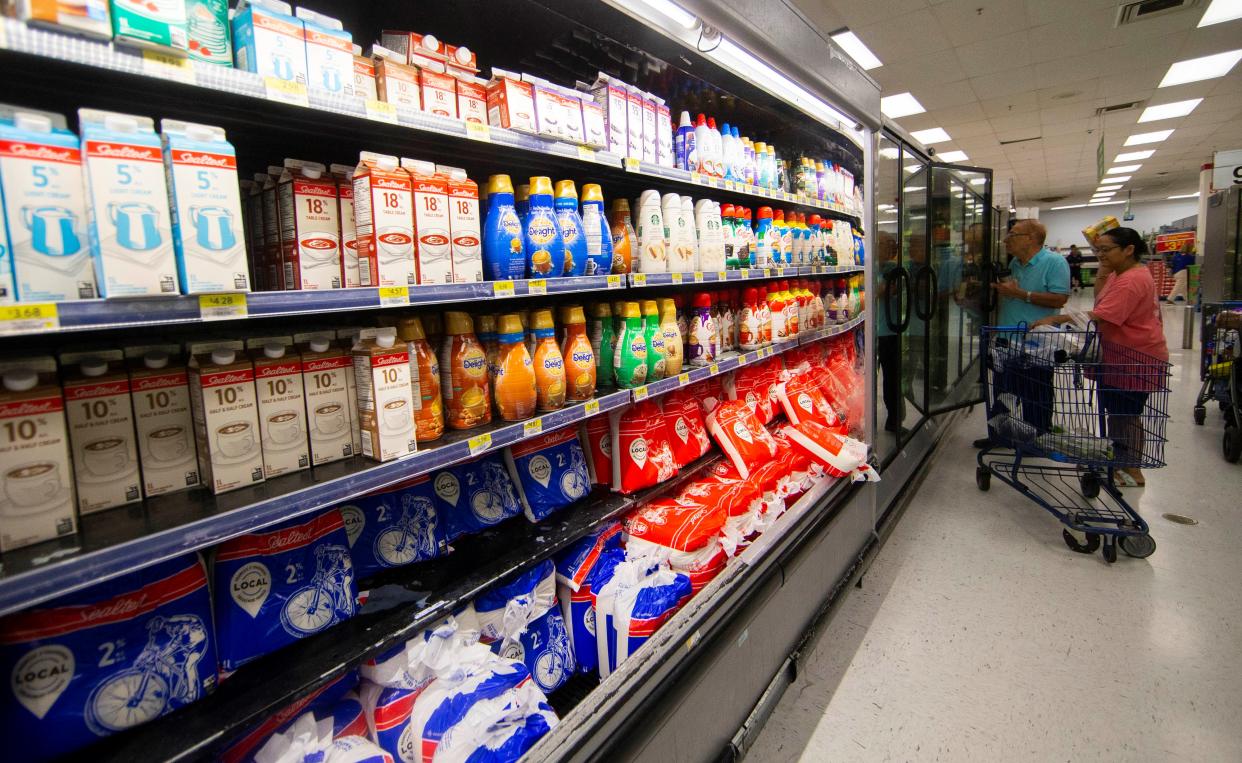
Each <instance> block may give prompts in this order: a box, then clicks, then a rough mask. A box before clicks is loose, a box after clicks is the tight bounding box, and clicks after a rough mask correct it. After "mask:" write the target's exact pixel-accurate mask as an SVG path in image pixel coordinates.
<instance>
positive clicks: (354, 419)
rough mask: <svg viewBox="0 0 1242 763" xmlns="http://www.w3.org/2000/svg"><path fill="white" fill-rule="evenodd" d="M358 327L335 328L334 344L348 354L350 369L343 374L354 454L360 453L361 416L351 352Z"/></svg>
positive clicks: (355, 340) (356, 337)
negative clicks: (347, 397) (347, 396)
mask: <svg viewBox="0 0 1242 763" xmlns="http://www.w3.org/2000/svg"><path fill="white" fill-rule="evenodd" d="M358 333H359V332H358V329H337V332H336V346H338V347H340V348H341V349H342V350H343V351H344V352H345V354H346V355H349V362H350V369H349V373H347V374H346V375H345V388H346V389H347V390H349V429H350V435H351V438H350V444H351V445H352V446H353V451H354V455H355V456H356V455H358V454H360V453H362V417H361V416H360V415H359V414H358V387H357V383H356V382H357V379H356V378H355V377H354V370H353V362H354V361H353V355H352V354H351V353H352V352H353V348H354V343H355V342H357V341H358Z"/></svg>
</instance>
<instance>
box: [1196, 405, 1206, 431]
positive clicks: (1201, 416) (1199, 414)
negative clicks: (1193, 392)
mask: <svg viewBox="0 0 1242 763" xmlns="http://www.w3.org/2000/svg"><path fill="white" fill-rule="evenodd" d="M1205 421H1207V408H1204V407H1203V406H1201V405H1196V406H1195V423H1196V424H1198V425H1199V426H1203V422H1205Z"/></svg>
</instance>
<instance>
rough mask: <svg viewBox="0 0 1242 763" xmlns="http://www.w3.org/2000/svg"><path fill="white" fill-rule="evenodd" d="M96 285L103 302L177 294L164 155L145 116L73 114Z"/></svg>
mask: <svg viewBox="0 0 1242 763" xmlns="http://www.w3.org/2000/svg"><path fill="white" fill-rule="evenodd" d="M78 121H79V123H80V124H81V127H82V149H83V151H84V152H85V154H86V162H85V169H86V189H87V211H88V221H89V226H90V227H89V231H90V240H91V258H92V259H93V260H94V263H95V281H96V283H97V285H98V287H99V293H100V295H101V296H104V297H141V296H148V295H159V294H176V293H177V257H176V254H175V252H174V250H173V242H172V218H171V213H170V212H169V207H168V183H167V180H166V178H165V175H164V155H163V152H162V150H161V147H160V138H159V136H158V135H156V134H155V123H154V122H152V121H151V120H150V119H147V118H146V117H138V116H132V115H129V114H117V113H114V112H110V111H96V110H94V109H78Z"/></svg>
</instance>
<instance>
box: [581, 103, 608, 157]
mask: <svg viewBox="0 0 1242 763" xmlns="http://www.w3.org/2000/svg"><path fill="white" fill-rule="evenodd" d="M582 132H583V142H584V143H586V145H588V146H591V147H593V148H598V149H602V150H607V148H608V124H607V121H606V120H605V118H604V109H603V107H602V106H600V105H599V104H598V103H596V102H595V101H594V100H593V99H591V98H589V97H584V98H582Z"/></svg>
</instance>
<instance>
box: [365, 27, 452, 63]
mask: <svg viewBox="0 0 1242 763" xmlns="http://www.w3.org/2000/svg"><path fill="white" fill-rule="evenodd" d="M380 44H381V45H383V46H384V47H385V48H388V49H389V50H392V51H395V52H396V53H399V54H401V56H402V57H403V58H404V61H405V63H407V64H411V65H413V66H418V67H423V66H432V67H433V68H436V69H438V70H440V71H444V62H445V60H446V59H447V54H448V46H446V45H445V44H444V43H443V42H441V41H440V40H439V38H437V37H436V36H435V35H434V34H419V33H417V32H405V31H401V30H397V29H385V30H384V31H382V32H381V33H380Z"/></svg>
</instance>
